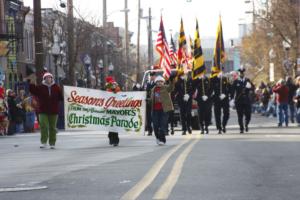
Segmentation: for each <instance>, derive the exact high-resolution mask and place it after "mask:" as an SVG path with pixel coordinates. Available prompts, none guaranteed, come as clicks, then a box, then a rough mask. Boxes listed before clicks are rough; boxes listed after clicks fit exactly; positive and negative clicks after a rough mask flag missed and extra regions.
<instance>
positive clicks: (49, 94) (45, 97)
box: [29, 72, 63, 149]
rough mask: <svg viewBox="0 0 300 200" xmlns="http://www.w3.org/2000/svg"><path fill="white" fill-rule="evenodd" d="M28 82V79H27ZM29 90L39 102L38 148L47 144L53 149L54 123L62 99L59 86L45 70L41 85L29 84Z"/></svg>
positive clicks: (54, 137)
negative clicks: (39, 132) (39, 138)
mask: <svg viewBox="0 0 300 200" xmlns="http://www.w3.org/2000/svg"><path fill="white" fill-rule="evenodd" d="M29 82H30V81H29ZM29 91H30V93H31V94H32V95H34V96H36V97H37V98H38V102H39V123H40V129H41V145H40V148H42V149H43V148H46V147H47V141H48V138H49V145H50V148H51V149H55V143H56V123H57V117H58V110H59V108H58V107H59V102H60V101H63V95H62V91H61V88H60V87H59V86H58V85H57V84H56V83H55V82H54V79H53V75H52V74H50V73H49V72H46V73H45V74H44V75H43V81H42V84H41V85H35V84H32V83H30V84H29Z"/></svg>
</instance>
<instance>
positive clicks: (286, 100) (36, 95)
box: [0, 68, 300, 149]
mask: <svg viewBox="0 0 300 200" xmlns="http://www.w3.org/2000/svg"><path fill="white" fill-rule="evenodd" d="M238 72H239V76H238V77H237V76H232V75H230V74H229V75H224V74H222V73H219V74H217V75H215V76H214V75H211V76H210V77H207V76H206V75H202V76H199V77H198V78H197V79H192V76H191V74H190V73H187V74H184V73H178V72H177V73H173V74H171V76H170V77H169V78H168V79H165V78H164V77H163V76H161V75H160V74H156V73H154V72H152V73H151V74H150V78H149V80H148V82H147V84H146V85H144V86H141V85H140V84H136V85H135V86H134V88H133V90H134V91H142V90H145V91H146V92H147V99H146V126H145V128H146V131H147V132H148V135H152V133H153V132H154V135H155V137H156V141H157V144H159V145H163V144H165V143H166V137H165V136H166V135H168V134H169V132H170V134H174V121H173V118H174V104H178V106H179V113H180V121H181V125H182V135H186V134H187V133H190V134H191V133H192V126H191V120H192V115H191V111H192V104H193V102H196V103H197V109H198V110H197V111H198V123H199V127H200V133H201V134H205V133H206V134H209V126H210V125H211V124H212V111H213V112H214V117H215V119H214V122H215V126H216V129H217V131H218V133H219V134H222V133H226V125H227V122H228V120H229V117H230V111H229V110H230V107H232V108H235V109H236V112H237V116H238V124H239V127H240V133H241V134H242V133H244V132H248V131H249V123H250V120H251V114H252V113H260V114H261V115H263V116H266V117H277V119H278V127H281V126H289V123H297V125H298V126H300V77H297V78H296V79H295V80H293V79H292V78H291V77H287V78H286V79H285V80H284V79H280V80H279V81H278V82H277V83H275V84H271V83H268V84H265V83H264V82H261V84H260V85H259V86H257V87H256V86H255V85H254V84H253V83H252V82H251V81H250V80H249V79H248V78H246V77H245V69H243V68H241V69H239V70H238ZM212 74H214V72H212ZM105 90H106V91H109V92H114V93H117V92H119V91H121V87H120V86H119V85H118V84H117V82H116V81H115V80H114V79H113V77H107V78H106V85H105ZM63 113H64V112H63V95H62V88H61V87H60V86H59V85H57V84H56V83H55V81H54V78H53V76H52V74H51V73H49V72H46V73H44V75H43V81H42V83H41V84H40V85H35V84H33V83H31V82H30V81H29V80H28V81H27V87H25V88H21V89H18V90H17V93H16V92H15V91H13V90H11V89H7V90H6V91H5V90H4V89H3V87H0V133H1V134H2V135H6V134H7V135H12V134H15V133H22V132H26V133H28V132H34V129H35V125H36V123H35V122H36V121H38V122H39V127H40V132H41V138H40V141H41V146H40V148H45V147H46V146H47V143H49V145H50V148H52V149H54V148H55V143H56V132H57V121H58V118H60V119H63V118H64V117H63ZM59 121H60V122H63V120H59ZM169 123H170V124H171V128H170V129H169V125H168V124H169ZM108 138H109V144H110V145H113V146H118V145H119V141H120V139H119V136H118V133H117V132H109V134H108Z"/></svg>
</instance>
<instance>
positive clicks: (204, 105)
mask: <svg viewBox="0 0 300 200" xmlns="http://www.w3.org/2000/svg"><path fill="white" fill-rule="evenodd" d="M198 115H199V123H200V128H201V130H203V128H204V127H205V128H208V126H209V125H210V122H211V101H209V100H207V101H200V102H199V101H198Z"/></svg>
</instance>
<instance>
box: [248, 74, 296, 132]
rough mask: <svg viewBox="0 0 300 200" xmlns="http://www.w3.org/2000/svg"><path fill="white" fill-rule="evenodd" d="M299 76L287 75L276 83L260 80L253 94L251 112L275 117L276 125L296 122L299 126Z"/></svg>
mask: <svg viewBox="0 0 300 200" xmlns="http://www.w3.org/2000/svg"><path fill="white" fill-rule="evenodd" d="M299 98H300V77H299V76H298V77H297V78H296V79H295V80H293V79H292V78H291V77H287V78H286V79H285V80H284V79H280V80H279V81H278V82H277V83H267V84H265V83H264V82H261V83H260V85H259V86H258V87H257V88H256V90H255V95H254V96H253V106H252V112H255V113H260V114H261V115H262V116H266V117H270V118H272V117H274V118H275V117H277V119H278V126H279V127H281V126H283V125H285V126H288V125H289V123H297V126H300V101H299Z"/></svg>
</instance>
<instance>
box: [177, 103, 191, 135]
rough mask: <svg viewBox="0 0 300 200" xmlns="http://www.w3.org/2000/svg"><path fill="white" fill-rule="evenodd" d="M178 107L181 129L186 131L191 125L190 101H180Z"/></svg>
mask: <svg viewBox="0 0 300 200" xmlns="http://www.w3.org/2000/svg"><path fill="white" fill-rule="evenodd" d="M179 109H180V118H181V124H182V130H183V131H187V130H188V129H190V127H191V122H192V102H191V101H188V102H185V101H183V102H180V104H179Z"/></svg>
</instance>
